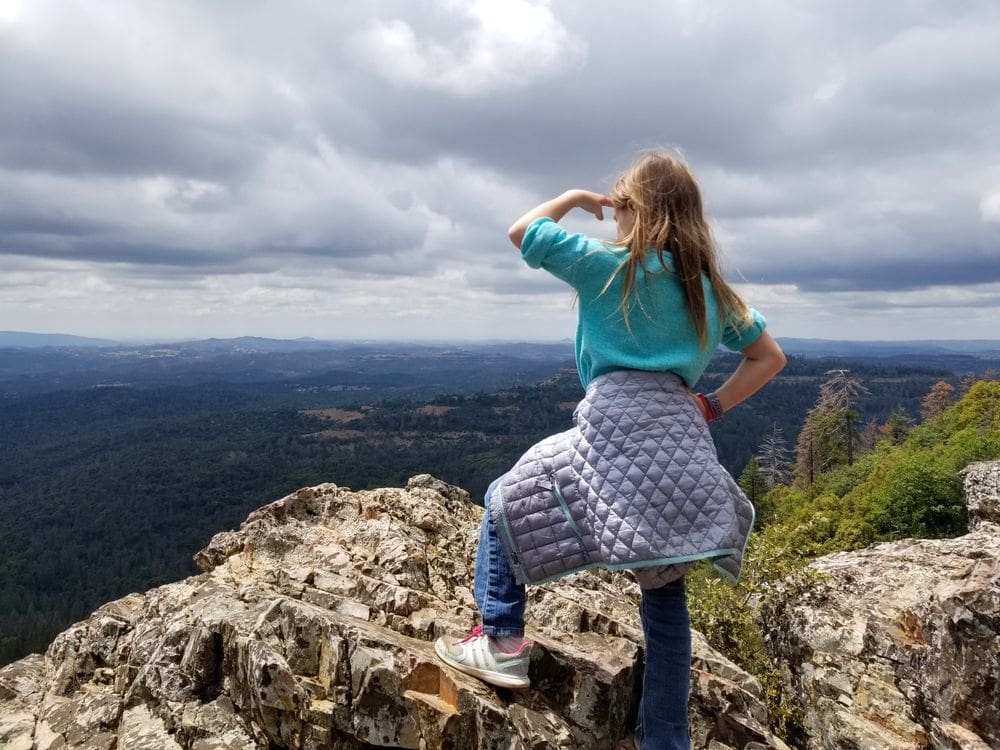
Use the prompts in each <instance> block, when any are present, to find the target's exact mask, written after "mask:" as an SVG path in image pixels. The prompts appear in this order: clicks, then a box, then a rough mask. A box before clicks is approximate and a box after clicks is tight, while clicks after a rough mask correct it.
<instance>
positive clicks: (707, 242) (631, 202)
mask: <svg viewBox="0 0 1000 750" xmlns="http://www.w3.org/2000/svg"><path fill="white" fill-rule="evenodd" d="M610 198H611V200H612V201H614V204H615V207H616V208H618V209H625V208H628V209H631V210H632V211H633V212H634V213H635V223H634V224H633V225H632V228H631V230H630V231H629V232H627V233H626V234H625V235H624V236H623V237H621V239H619V240H617V241H616V242H613V243H611V244H612V245H615V246H617V247H627V248H628V250H629V253H628V256H627V257H626V258H625V260H623V261H622V262H621V264H620V265H619V266H618V268H616V269H615V273H614V275H612V277H611V279H609V280H608V285H610V283H611V281H612V280H613V279H614V278H615V276H617V275H618V274H619V273H621V274H622V275H623V277H624V284H623V285H622V303H621V309H622V311H623V313H624V316H625V325H626V326H628V325H629V323H628V319H629V308H630V307H631V300H630V297H631V296H632V295H633V292H634V293H635V298H636V303H637V304H638V305H639V307H640V308H641V307H642V302H641V300H640V299H639V296H638V290H637V289H636V288H635V279H636V272H637V269H639V268H640V267H641V268H642V270H643V271H644V272H646V271H647V270H648V269H647V268H646V258H645V254H646V250H647V249H649V248H654V249H655V250H656V255H657V259H658V260H659V262H660V265H661V266H663V268H664V269H666V270H670V269H669V268H668V266H667V264H666V262H665V261H664V258H663V253H664V251H669V252H670V255H671V258H672V259H673V265H674V268H673V272H674V273H675V274H676V275H677V277H678V278H679V279H680V281H681V286H682V288H683V290H684V299H685V302H686V303H687V311H688V316H689V317H690V318H691V322H692V324H693V325H694V328H695V330H696V331H697V333H698V341H699V344H700V348H701V349H703V350H704V349H705V348H707V346H708V321H707V317H706V313H705V291H704V289H703V287H702V281H701V274H702V272H704V273H706V274H708V278H709V280H710V281H711V283H712V289H713V291H714V292H715V298H716V300H717V301H718V304H719V313H720V315H721V317H722V321H723V323H725V322H740V321H745V320H748V318H749V315H750V312H749V309H748V308H747V305H746V303H745V302H744V301H743V300H742V299H741V298H740V296H739V295H738V294H737V293H736V291H735V290H734V289H733V288H732V287H731V286H729V284H727V283H726V280H725V279H724V278H723V277H722V272H721V270H720V269H719V260H718V253H717V251H716V248H715V242H714V240H713V239H712V232H711V229H710V228H709V226H708V222H707V221H706V220H705V214H704V210H703V208H702V201H701V191H700V190H699V189H698V183H697V181H696V180H695V178H694V174H692V172H691V169H690V167H688V165H687V164H686V163H684V161H683V160H681V159H680V158H678V157H676V156H674V155H672V154H669V153H666V152H663V151H651V152H648V153H645V154H643V155H642V156H641V157H640V158H639V159H637V160H636V161H635V162H634V163H633V164H632V166H630V167H629V168H628V169H627V170H625V172H624V174H622V176H621V177H619V178H618V181H617V182H616V183H615V187H614V189H613V190H612V191H611V195H610ZM608 285H606V286H605V290H607V287H608Z"/></svg>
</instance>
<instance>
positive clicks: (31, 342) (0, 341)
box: [0, 331, 119, 348]
mask: <svg viewBox="0 0 1000 750" xmlns="http://www.w3.org/2000/svg"><path fill="white" fill-rule="evenodd" d="M118 344H119V342H118V341H112V340H111V339H95V338H89V337H87V336H73V335H72V334H69V333H30V332H28V331H0V347H10V348H35V347H39V346H81V347H84V346H85V347H95V346H117V345H118Z"/></svg>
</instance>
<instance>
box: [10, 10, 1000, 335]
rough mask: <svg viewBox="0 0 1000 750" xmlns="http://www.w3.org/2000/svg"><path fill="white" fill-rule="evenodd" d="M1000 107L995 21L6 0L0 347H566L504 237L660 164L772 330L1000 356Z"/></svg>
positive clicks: (569, 312)
mask: <svg viewBox="0 0 1000 750" xmlns="http://www.w3.org/2000/svg"><path fill="white" fill-rule="evenodd" d="M998 82H1000V3H998V2H995V1H993V0H989V1H983V2H976V1H975V0H963V1H962V2H940V1H939V0H934V1H933V2H932V1H930V0H927V1H923V0H912V1H907V0H886V1H884V2H877V3H873V2H870V1H866V2H861V1H860V0H836V2H834V1H833V0H830V1H829V2H822V1H816V2H809V3H801V2H792V0H785V1H782V0H774V1H772V2H763V1H761V2H758V1H754V0H734V1H733V2H716V1H713V2H700V1H695V0H675V1H674V2H667V1H664V2H648V0H641V1H638V0H637V1H635V2H621V1H618V2H614V3H608V2H600V3H599V2H582V1H578V0H574V1H570V0H565V1H562V2H556V1H553V2H544V1H532V0H479V1H472V0H468V1H464V2H463V1H461V0H403V1H400V2H362V1H360V0H354V1H352V2H320V1H319V0H316V1H315V2H277V1H276V2H254V1H252V0H246V1H245V2H238V1H237V0H226V1H223V0H219V1H218V2H201V1H198V2H194V1H191V2H183V1H181V0H163V1H162V2H151V1H148V2H147V1H143V0H122V1H120V2H118V1H116V0H100V2H79V3H78V2H71V1H70V0H64V1H60V2H49V1H47V0H0V329H6V330H28V331H50V332H55V331H59V332H67V333H76V334H81V335H93V336H112V337H114V336H118V337H157V336H164V337H166V336H170V337H176V336H198V337H201V336H236V335H245V334H247V335H249V334H252V335H262V336H276V337H296V336H315V337H319V338H386V337H389V338H435V339H440V338H454V339H462V338H507V339H510V338H531V339H560V338H568V337H571V336H572V334H573V331H574V320H575V310H574V309H573V307H572V297H571V294H570V292H569V291H568V289H567V288H565V287H563V286H561V284H560V282H558V281H556V280H555V279H552V278H550V277H548V276H547V275H546V274H545V273H544V272H542V271H534V270H532V269H529V268H527V267H526V266H524V264H523V263H522V261H521V260H520V256H519V254H518V253H517V251H516V250H515V249H514V248H513V246H511V245H510V243H509V242H508V240H507V237H506V228H507V227H508V226H509V225H510V223H511V222H512V221H513V220H514V219H515V218H517V217H518V216H519V215H520V214H521V213H523V212H524V211H525V210H527V209H528V208H531V207H532V206H533V205H534V204H536V203H538V202H540V201H541V200H544V199H547V198H549V197H551V196H552V195H555V194H557V193H559V192H561V191H562V190H564V189H566V188H570V187H584V188H589V189H594V190H601V191H605V190H608V189H609V188H610V186H611V184H613V182H614V179H615V177H616V175H617V173H618V172H619V171H620V170H621V169H622V168H623V167H624V166H626V165H627V164H628V162H629V161H630V159H631V158H632V156H633V154H634V153H635V152H636V151H637V150H638V149H640V148H643V147H649V146H655V145H667V146H675V147H677V148H679V149H681V151H682V152H683V153H684V155H685V156H686V157H687V158H688V160H689V161H690V163H691V165H692V167H693V168H694V170H695V173H696V174H697V175H698V177H699V179H700V181H701V185H702V190H703V193H704V198H705V202H706V205H707V208H708V211H709V213H710V216H711V218H712V221H713V224H714V227H715V230H716V234H717V238H718V240H719V244H720V248H721V251H722V253H723V257H724V262H725V267H726V269H727V273H728V275H729V277H730V278H731V279H732V280H733V281H735V282H737V288H738V289H739V290H740V291H741V292H742V293H743V295H744V297H745V298H746V299H747V300H748V302H750V303H751V304H752V305H754V306H755V307H757V308H758V309H759V310H760V311H761V312H762V313H763V314H764V315H765V317H767V319H768V321H769V327H770V330H771V332H772V333H773V334H774V335H776V336H812V337H823V338H841V339H843V338H849V339H874V338H886V339H905V338H1000V325H998V320H1000V84H998ZM566 224H567V225H568V226H569V227H570V228H572V229H577V230H580V231H588V232H591V233H594V234H597V235H599V236H608V237H611V236H613V235H614V224H613V222H611V221H606V222H605V223H604V224H600V223H598V222H597V221H596V220H588V219H587V218H586V217H584V216H579V217H572V218H570V219H567V221H566Z"/></svg>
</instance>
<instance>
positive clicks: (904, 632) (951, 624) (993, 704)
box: [760, 462, 1000, 750]
mask: <svg viewBox="0 0 1000 750" xmlns="http://www.w3.org/2000/svg"><path fill="white" fill-rule="evenodd" d="M964 477H965V491H966V496H967V499H968V504H969V512H970V528H971V529H972V530H971V531H970V533H969V534H966V535H964V536H961V537H958V538H955V539H936V540H917V539H907V540H902V541H899V542H891V543H885V544H879V545H875V546H872V547H869V548H867V549H862V550H856V551H854V552H842V553H838V554H833V555H827V556H825V557H822V558H819V559H818V560H816V561H814V562H813V563H812V564H811V565H810V566H809V567H810V568H811V569H812V570H814V571H818V572H819V573H821V574H822V575H821V577H820V580H819V581H818V582H816V583H814V584H812V588H811V590H809V591H808V592H807V594H806V595H802V594H801V593H796V592H797V591H798V592H800V587H799V586H798V582H797V581H791V582H789V583H790V584H791V585H789V586H787V587H786V591H787V592H788V594H787V595H783V594H781V593H779V594H778V595H776V596H774V597H771V598H770V599H766V600H765V603H764V604H763V606H762V608H761V612H760V622H761V624H762V626H763V627H765V628H766V629H767V630H768V631H769V632H770V639H769V643H770V645H771V647H772V648H773V650H774V655H775V657H776V658H777V659H778V661H779V663H780V664H781V666H782V667H783V670H782V671H783V674H784V675H785V676H786V678H785V681H786V684H785V686H784V688H785V691H786V692H787V693H788V695H790V696H792V697H793V698H794V699H795V700H796V701H797V703H798V705H799V708H800V709H801V710H802V714H803V720H802V729H803V730H804V732H805V734H806V736H807V737H808V741H807V743H806V747H807V748H816V750H820V749H821V748H830V747H845V748H846V747H858V748H886V749H887V750H916V749H918V748H919V749H922V748H929V747H933V748H959V747H961V748H963V749H964V748H969V749H971V748H980V747H982V748H986V747H1000V690H998V689H997V686H998V685H1000V638H998V633H997V630H998V626H1000V526H997V525H996V523H995V522H994V521H993V520H991V519H994V518H996V515H995V512H996V508H997V497H998V494H1000V462H993V463H980V464H974V465H972V466H970V467H969V468H968V469H966V471H965V472H964Z"/></svg>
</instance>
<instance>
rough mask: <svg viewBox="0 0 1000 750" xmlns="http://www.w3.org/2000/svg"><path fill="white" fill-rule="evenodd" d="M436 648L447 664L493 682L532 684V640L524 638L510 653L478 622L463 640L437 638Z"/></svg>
mask: <svg viewBox="0 0 1000 750" xmlns="http://www.w3.org/2000/svg"><path fill="white" fill-rule="evenodd" d="M434 650H435V651H437V655H438V656H440V657H441V660H442V661H443V662H444V663H445V664H448V665H450V666H452V667H454V668H455V669H457V670H458V671H459V672H465V673H466V674H471V675H472V676H473V677H478V678H479V679H480V680H482V681H483V682H488V683H489V684H490V685H496V686H498V687H505V688H526V687H528V685H529V682H530V681H529V680H528V664H529V663H530V661H531V643H530V642H528V641H524V642H523V643H522V644H521V647H520V648H519V649H518V650H517V651H516V652H515V653H513V654H508V653H506V652H504V651H501V650H500V649H498V648H497V647H496V646H495V645H493V642H492V639H491V638H490V637H489V636H488V635H486V634H485V633H484V632H483V628H482V626H480V625H477V626H476V627H475V628H473V630H472V632H471V633H469V634H468V635H467V636H465V638H462V639H461V640H455V639H454V638H449V637H447V636H442V637H441V638H438V639H437V640H436V641H435V642H434Z"/></svg>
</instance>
